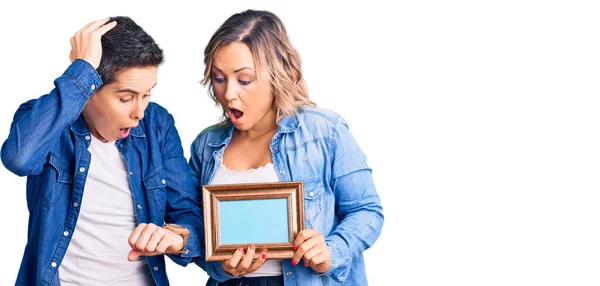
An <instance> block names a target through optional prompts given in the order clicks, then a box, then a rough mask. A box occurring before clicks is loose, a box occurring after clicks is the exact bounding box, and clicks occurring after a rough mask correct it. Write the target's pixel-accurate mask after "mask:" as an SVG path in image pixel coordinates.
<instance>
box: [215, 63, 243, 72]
mask: <svg viewBox="0 0 600 286" xmlns="http://www.w3.org/2000/svg"><path fill="white" fill-rule="evenodd" d="M212 66H213V68H215V69H217V70H218V71H220V72H223V71H222V70H221V69H220V68H218V67H217V66H215V65H214V64H213V65H212ZM245 69H249V70H252V68H250V67H243V68H239V69H237V70H234V71H233V72H234V73H238V72H240V71H242V70H245Z"/></svg>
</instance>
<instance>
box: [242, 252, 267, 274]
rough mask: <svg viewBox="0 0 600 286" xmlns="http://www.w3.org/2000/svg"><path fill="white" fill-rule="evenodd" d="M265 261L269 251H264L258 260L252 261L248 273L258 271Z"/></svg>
mask: <svg viewBox="0 0 600 286" xmlns="http://www.w3.org/2000/svg"><path fill="white" fill-rule="evenodd" d="M265 262H267V253H266V252H263V253H261V254H260V256H259V257H258V259H256V261H254V262H253V263H252V265H250V267H249V268H248V270H247V272H246V274H248V273H252V272H254V271H256V270H257V269H258V268H260V267H261V266H263V264H265Z"/></svg>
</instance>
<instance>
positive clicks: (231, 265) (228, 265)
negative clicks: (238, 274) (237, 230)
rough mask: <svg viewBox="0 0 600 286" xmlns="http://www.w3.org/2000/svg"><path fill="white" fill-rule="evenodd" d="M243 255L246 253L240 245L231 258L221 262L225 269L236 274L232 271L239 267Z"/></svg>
mask: <svg viewBox="0 0 600 286" xmlns="http://www.w3.org/2000/svg"><path fill="white" fill-rule="evenodd" d="M242 255H244V249H243V248H241V247H240V248H238V249H237V250H236V251H235V252H234V253H233V256H231V258H229V259H227V260H225V261H223V262H222V263H221V265H222V266H223V269H225V271H227V272H229V273H230V274H234V273H232V271H234V269H235V268H236V267H237V265H238V263H239V262H240V259H242Z"/></svg>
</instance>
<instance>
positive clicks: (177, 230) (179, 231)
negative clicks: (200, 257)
mask: <svg viewBox="0 0 600 286" xmlns="http://www.w3.org/2000/svg"><path fill="white" fill-rule="evenodd" d="M163 228H164V229H166V230H169V231H171V232H173V233H174V234H176V235H179V236H181V238H182V241H181V247H180V248H179V249H177V250H175V252H174V253H173V254H181V253H186V252H187V251H185V250H184V249H185V245H186V243H187V239H188V237H189V235H190V231H189V230H188V229H187V228H185V227H184V226H181V225H178V224H174V223H169V224H166V225H164V226H163Z"/></svg>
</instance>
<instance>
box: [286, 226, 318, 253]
mask: <svg viewBox="0 0 600 286" xmlns="http://www.w3.org/2000/svg"><path fill="white" fill-rule="evenodd" d="M316 233H317V231H316V230H314V229H312V228H309V229H305V230H302V231H300V232H299V233H298V235H296V239H294V242H293V243H292V246H293V247H294V251H296V250H298V246H300V244H302V243H303V242H304V241H305V240H307V239H309V238H311V237H313V236H314V235H315V234H316Z"/></svg>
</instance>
